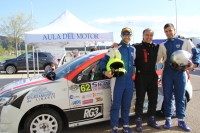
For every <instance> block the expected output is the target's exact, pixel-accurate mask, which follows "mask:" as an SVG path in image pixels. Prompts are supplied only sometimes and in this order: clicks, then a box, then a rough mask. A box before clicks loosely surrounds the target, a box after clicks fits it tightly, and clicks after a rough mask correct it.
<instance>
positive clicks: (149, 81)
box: [134, 28, 160, 132]
mask: <svg viewBox="0 0 200 133" xmlns="http://www.w3.org/2000/svg"><path fill="white" fill-rule="evenodd" d="M153 35H154V32H153V31H152V30H151V29H149V28H147V29H145V30H144V31H143V41H142V43H140V44H138V45H134V47H135V49H136V59H135V66H136V78H135V88H136V104H135V113H136V120H135V121H136V131H138V132H142V114H143V104H144V98H145V95H146V92H147V95H148V100H149V105H148V111H147V114H148V116H149V119H148V121H147V125H149V126H152V127H154V128H156V129H160V126H159V125H157V124H156V121H155V115H156V106H157V98H158V75H157V74H156V70H155V65H156V59H157V52H158V48H159V45H156V44H154V43H152V39H153Z"/></svg>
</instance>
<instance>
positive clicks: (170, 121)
mask: <svg viewBox="0 0 200 133" xmlns="http://www.w3.org/2000/svg"><path fill="white" fill-rule="evenodd" d="M171 124H172V120H171V119H166V121H165V125H164V128H165V129H169V128H170V126H171Z"/></svg>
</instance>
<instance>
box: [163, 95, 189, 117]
mask: <svg viewBox="0 0 200 133" xmlns="http://www.w3.org/2000/svg"><path fill="white" fill-rule="evenodd" d="M186 108H187V97H186V96H185V110H186ZM161 113H162V114H164V106H163V104H162V109H161ZM172 117H176V104H175V99H174V98H173V100H172Z"/></svg>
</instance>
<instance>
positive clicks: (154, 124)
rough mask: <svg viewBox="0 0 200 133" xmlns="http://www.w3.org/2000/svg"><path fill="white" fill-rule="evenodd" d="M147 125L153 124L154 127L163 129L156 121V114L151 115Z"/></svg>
mask: <svg viewBox="0 0 200 133" xmlns="http://www.w3.org/2000/svg"><path fill="white" fill-rule="evenodd" d="M147 125H148V126H151V127H153V128H156V129H161V128H160V126H159V125H158V124H157V123H156V120H155V117H154V116H151V117H150V118H149V119H148V121H147Z"/></svg>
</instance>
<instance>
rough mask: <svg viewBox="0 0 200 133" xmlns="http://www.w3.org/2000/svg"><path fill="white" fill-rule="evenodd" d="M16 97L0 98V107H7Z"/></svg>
mask: <svg viewBox="0 0 200 133" xmlns="http://www.w3.org/2000/svg"><path fill="white" fill-rule="evenodd" d="M16 98H17V96H15V95H14V96H11V97H0V106H4V105H9V104H11V103H13V102H14V101H15V99H16Z"/></svg>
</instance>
